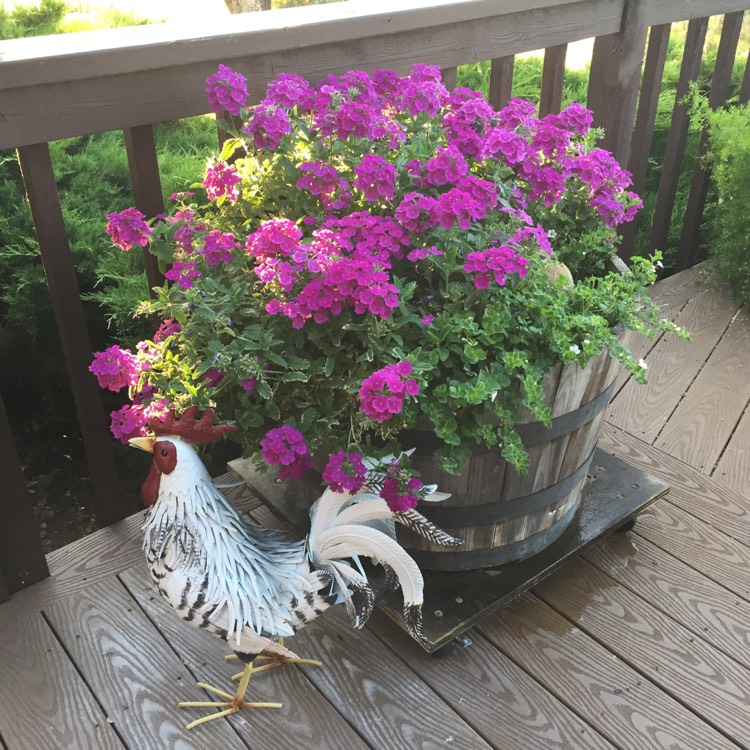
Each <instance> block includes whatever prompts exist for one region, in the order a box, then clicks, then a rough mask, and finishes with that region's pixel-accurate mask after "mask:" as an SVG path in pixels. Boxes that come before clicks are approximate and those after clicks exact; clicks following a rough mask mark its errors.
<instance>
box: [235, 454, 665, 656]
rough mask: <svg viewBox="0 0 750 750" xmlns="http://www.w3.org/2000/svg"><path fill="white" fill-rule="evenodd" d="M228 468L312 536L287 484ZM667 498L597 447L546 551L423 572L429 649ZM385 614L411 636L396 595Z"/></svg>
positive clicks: (239, 466)
mask: <svg viewBox="0 0 750 750" xmlns="http://www.w3.org/2000/svg"><path fill="white" fill-rule="evenodd" d="M230 466H231V468H232V469H233V470H234V471H236V472H237V473H238V474H239V475H240V476H241V477H242V478H243V479H244V480H245V481H246V482H247V483H248V485H249V486H250V488H251V489H252V490H253V492H254V493H255V494H256V495H257V496H258V498H259V499H260V500H261V501H262V502H263V503H264V504H265V505H266V506H267V507H268V508H269V509H270V510H271V511H273V513H274V514H275V515H277V516H278V517H279V518H280V519H281V520H282V521H283V522H284V523H286V524H287V525H288V526H290V527H291V529H292V530H293V531H294V532H295V533H297V534H299V535H300V536H305V535H306V534H307V532H308V530H309V528H310V519H309V515H308V511H309V509H308V508H303V507H300V505H299V503H298V502H296V499H295V496H294V494H293V493H292V492H289V491H287V489H286V485H285V483H284V482H280V481H278V480H276V479H274V476H273V474H271V473H267V474H260V473H258V472H256V471H255V470H254V469H253V468H252V465H251V462H250V461H246V460H242V459H240V460H237V461H233V462H231V464H230ZM667 492H669V487H668V486H667V485H666V484H665V483H663V482H661V481H660V480H658V479H656V478H655V477H652V476H650V475H649V474H646V473H645V472H643V471H641V470H640V469H637V468H635V467H634V466H631V465H630V464H629V463H627V462H626V461H623V460H622V459H621V458H617V457H616V456H613V455H611V454H609V453H606V452H605V451H602V450H600V449H598V448H597V449H596V451H595V452H594V456H593V461H592V462H591V467H590V469H589V472H588V475H587V477H586V482H585V486H584V490H583V494H582V497H581V503H580V507H579V508H578V512H577V513H576V515H575V517H574V518H573V521H572V522H571V523H570V525H569V526H568V527H567V528H566V530H565V531H564V532H563V534H562V535H561V536H560V537H559V538H558V539H556V540H555V541H554V542H552V544H550V545H549V546H547V547H545V548H544V549H543V550H542V551H541V552H539V553H537V554H535V555H533V556H532V557H528V558H526V559H524V560H519V561H518V562H514V563H510V564H508V565H503V566H500V567H496V568H489V569H485V570H468V571H459V572H442V571H427V572H425V574H424V577H425V591H424V594H425V597H424V606H423V607H422V611H423V617H424V621H423V630H424V634H425V635H426V636H427V637H428V638H429V639H430V640H431V641H432V646H430V647H427V646H425V649H426V650H427V651H430V652H432V653H436V652H441V651H445V650H446V649H448V648H450V647H451V646H452V645H453V644H455V643H456V639H457V638H458V637H459V636H461V635H462V634H463V633H464V632H465V631H466V630H468V629H469V628H470V627H472V625H474V624H475V623H476V622H477V621H478V620H480V619H481V618H482V617H484V616H485V615H488V614H490V613H491V612H494V611H495V610H497V609H499V608H500V607H502V606H504V605H505V604H508V603H509V602H511V601H512V600H513V599H515V598H516V597H517V596H520V595H521V594H522V593H523V592H524V591H526V590H528V589H530V588H531V587H532V586H534V585H536V584H537V583H539V581H541V580H542V579H544V578H546V577H547V576H548V575H550V573H553V572H554V571H555V570H557V569H558V568H559V567H560V566H562V565H564V564H565V563H566V562H567V561H568V560H570V559H571V558H573V557H574V556H575V555H577V554H579V553H580V552H583V550H584V549H586V547H588V546H589V545H590V544H593V543H594V542H596V541H598V540H599V539H602V538H603V537H605V536H607V535H608V534H610V533H611V532H613V531H627V530H629V529H630V528H632V525H633V522H634V521H635V517H636V516H637V515H638V514H639V513H640V512H641V511H643V510H644V509H645V508H647V507H648V506H649V505H651V504H652V503H653V502H655V501H656V500H658V499H659V498H661V497H664V495H666V494H667ZM380 607H381V608H382V609H383V611H384V612H386V614H388V615H389V616H390V617H391V618H392V619H393V620H394V621H395V622H396V623H398V624H399V625H400V626H401V627H402V628H403V629H404V630H406V624H405V622H404V619H403V617H402V614H401V599H400V598H399V593H398V592H395V593H394V594H391V595H390V596H389V597H387V598H386V599H385V600H384V601H382V602H381V603H380Z"/></svg>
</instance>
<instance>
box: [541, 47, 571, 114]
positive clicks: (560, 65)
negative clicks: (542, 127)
mask: <svg viewBox="0 0 750 750" xmlns="http://www.w3.org/2000/svg"><path fill="white" fill-rule="evenodd" d="M567 53H568V45H567V44H559V45H557V46H556V47H548V48H547V49H546V50H544V67H543V69H542V92H541V94H540V96H539V116H540V117H544V116H545V115H548V114H550V113H553V114H558V113H559V112H560V105H561V104H562V93H563V83H564V82H565V56H566V55H567Z"/></svg>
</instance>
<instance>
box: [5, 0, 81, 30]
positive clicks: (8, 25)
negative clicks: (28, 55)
mask: <svg viewBox="0 0 750 750" xmlns="http://www.w3.org/2000/svg"><path fill="white" fill-rule="evenodd" d="M67 12H68V7H67V5H66V3H65V2H63V0H41V2H40V3H39V5H29V6H23V5H20V6H18V7H16V8H14V9H13V10H12V11H8V10H6V9H5V6H0V39H19V38H21V37H28V36H44V35H46V34H58V33H60V30H61V24H62V21H63V18H65V14H66V13H67Z"/></svg>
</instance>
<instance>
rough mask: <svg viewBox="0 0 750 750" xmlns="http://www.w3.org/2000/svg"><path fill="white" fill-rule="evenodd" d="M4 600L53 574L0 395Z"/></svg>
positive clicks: (0, 594)
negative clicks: (48, 567) (48, 565)
mask: <svg viewBox="0 0 750 750" xmlns="http://www.w3.org/2000/svg"><path fill="white" fill-rule="evenodd" d="M0 485H1V486H2V491H0V601H2V600H3V598H5V599H7V598H8V596H9V595H10V594H11V593H13V592H14V591H18V590H19V589H22V588H24V587H26V586H30V585H31V584H32V583H36V582H37V581H41V580H42V578H46V577H47V576H48V575H49V571H48V570H47V561H46V560H45V558H44V552H43V551H42V542H41V539H40V538H39V526H38V525H37V523H36V520H35V519H34V515H33V513H32V510H31V496H30V495H29V491H28V489H27V488H26V482H25V481H24V478H23V469H22V468H21V462H20V461H19V460H18V453H17V452H16V446H15V443H14V441H13V434H12V433H11V430H10V424H9V423H8V416H7V414H6V413H5V404H4V403H3V399H2V396H0Z"/></svg>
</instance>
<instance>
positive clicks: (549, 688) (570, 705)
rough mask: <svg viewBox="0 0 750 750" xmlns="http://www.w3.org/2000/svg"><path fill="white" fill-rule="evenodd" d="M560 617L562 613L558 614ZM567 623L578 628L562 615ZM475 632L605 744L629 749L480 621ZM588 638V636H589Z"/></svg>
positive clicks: (531, 592)
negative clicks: (496, 640) (500, 643)
mask: <svg viewBox="0 0 750 750" xmlns="http://www.w3.org/2000/svg"><path fill="white" fill-rule="evenodd" d="M527 594H529V595H531V596H534V590H533V589H532V590H531V591H529V592H527ZM535 598H537V599H539V601H542V600H541V599H540V598H539V597H535ZM542 603H543V604H544V606H548V605H547V604H546V603H544V602H542ZM557 614H558V615H560V613H559V612H558V613H557ZM560 617H562V618H563V619H564V620H565V621H566V622H569V623H570V625H571V627H572V628H577V627H578V626H577V625H576V623H575V622H573V621H572V620H570V619H569V618H568V617H565V615H560ZM474 629H475V632H476V633H477V634H478V635H479V636H480V637H481V638H483V639H484V640H485V641H487V642H488V643H489V644H490V645H491V646H493V647H494V648H495V649H497V650H498V651H499V652H500V653H501V654H502V655H503V656H504V657H505V658H506V659H508V660H509V661H510V662H512V663H513V664H515V665H516V667H518V668H519V669H520V670H521V671H522V672H524V673H525V674H526V675H527V676H528V677H529V679H531V680H533V681H534V682H536V683H537V685H539V686H540V687H541V689H542V690H544V691H545V692H547V693H549V694H550V695H551V696H552V697H553V698H555V699H556V700H557V701H558V702H559V703H561V704H562V705H563V706H565V707H566V708H567V709H568V710H569V711H570V712H571V713H573V714H575V715H576V716H577V717H578V718H579V719H580V720H581V721H582V722H583V723H584V724H585V725H586V726H587V727H588V728H589V731H591V732H593V733H594V734H595V735H596V736H599V737H603V738H604V741H605V742H609V743H610V744H611V745H613V746H614V747H616V748H617V750H627V748H626V747H625V746H624V745H621V744H618V743H617V742H616V741H615V739H614V738H612V737H607V736H606V735H603V734H602V733H601V732H600V731H599V730H598V729H597V728H596V727H595V726H594V725H593V724H592V723H591V722H590V721H589V720H588V719H587V718H586V716H585V713H584V712H583V711H580V710H578V709H577V708H576V705H577V704H576V703H575V702H573V701H571V700H569V695H568V693H567V692H566V691H564V690H558V689H555V688H554V686H553V685H549V684H546V683H544V682H543V681H542V680H541V679H539V678H537V677H536V675H535V674H534V672H533V671H532V670H530V669H529V668H527V667H526V666H525V665H524V663H523V661H521V660H520V659H518V658H516V657H514V656H513V655H512V654H511V653H510V652H509V651H507V650H505V649H504V648H501V647H500V646H498V645H497V644H495V643H494V642H493V641H492V639H491V638H490V637H489V636H487V635H486V634H485V632H484V627H483V623H482V622H481V621H480V622H478V623H477V624H476V625H475V628H474ZM587 637H588V636H587Z"/></svg>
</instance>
